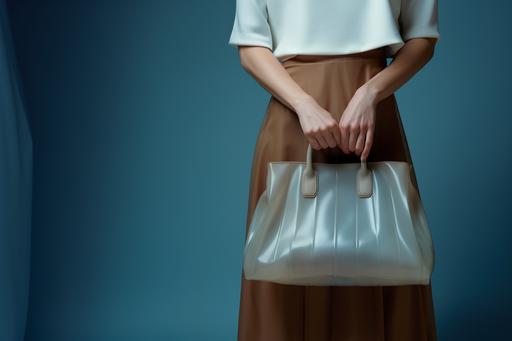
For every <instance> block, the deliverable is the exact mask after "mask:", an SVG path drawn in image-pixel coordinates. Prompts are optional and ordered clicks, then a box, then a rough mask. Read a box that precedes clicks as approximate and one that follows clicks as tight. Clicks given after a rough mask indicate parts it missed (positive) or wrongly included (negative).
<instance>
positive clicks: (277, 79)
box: [239, 46, 311, 111]
mask: <svg viewBox="0 0 512 341" xmlns="http://www.w3.org/2000/svg"><path fill="white" fill-rule="evenodd" d="M239 53H240V61H241V64H242V66H243V68H244V69H245V70H246V71H247V72H248V73H249V74H251V76H252V77H253V78H254V79H255V80H256V81H257V82H258V83H259V84H260V85H261V86H263V87H264V88H265V89H266V90H267V91H269V92H270V93H271V94H272V95H273V96H274V97H275V98H277V99H278V100H279V101H280V102H282V103H283V104H284V105H286V106H287V107H288V108H290V109H291V110H293V111H296V109H297V107H298V106H299V105H300V104H301V103H303V102H304V101H310V100H311V96H310V95H309V94H307V93H306V92H305V91H304V90H303V89H302V88H301V87H300V86H299V85H298V84H297V83H296V82H295V80H293V78H292V77H291V76H290V75H289V73H288V72H287V71H286V69H285V68H284V67H283V66H282V65H281V63H280V62H279V60H278V59H277V58H276V57H275V56H274V55H273V54H272V52H271V51H270V50H269V49H268V48H266V47H262V46H240V47H239Z"/></svg>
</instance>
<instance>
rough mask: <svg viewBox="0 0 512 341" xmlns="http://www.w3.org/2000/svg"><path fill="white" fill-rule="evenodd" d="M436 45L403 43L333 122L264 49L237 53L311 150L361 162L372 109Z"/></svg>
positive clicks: (247, 48) (372, 127) (368, 142)
mask: <svg viewBox="0 0 512 341" xmlns="http://www.w3.org/2000/svg"><path fill="white" fill-rule="evenodd" d="M436 42H437V40H436V39H434V38H413V39H409V40H407V41H406V42H405V44H404V46H403V47H402V48H401V49H400V50H399V51H398V52H397V53H396V54H395V56H394V58H393V60H392V62H391V63H390V64H389V65H388V66H387V67H385V68H384V69H383V70H382V71H380V72H379V73H377V74H376V75H375V76H374V77H372V78H371V79H370V80H368V81H367V82H366V83H365V84H363V85H362V86H361V87H359V88H358V89H357V91H356V92H355V94H354V95H353V96H352V98H351V100H350V101H349V103H348V105H347V107H346V109H345V111H344V112H343V114H342V115H341V119H340V121H339V122H337V121H336V120H335V119H334V118H333V116H332V115H331V113H329V112H328V111H327V110H325V109H324V108H322V107H321V106H320V105H319V104H318V103H317V102H316V100H315V99H314V98H313V97H312V96H310V95H309V94H308V93H306V92H305V91H304V90H303V89H302V88H301V87H300V86H299V85H298V84H297V83H296V82H295V80H293V78H292V77H291V76H290V75H289V74H288V72H287V71H286V69H285V68H284V67H283V66H282V65H281V63H280V62H279V60H278V59H277V58H276V57H275V56H274V55H273V54H272V51H271V50H270V49H269V48H267V47H263V46H250V45H240V46H239V47H238V51H239V56H240V63H241V65H242V67H243V68H244V70H245V71H247V72H248V73H249V74H250V75H251V76H252V77H253V78H254V79H255V80H256V81H257V82H258V83H259V84H260V85H261V86H262V87H264V88H265V89H266V90H267V91H269V92H270V93H271V94H272V95H273V96H274V97H275V98H276V99H278V100H279V101H280V102H281V103H283V104H284V105H285V106H287V107H288V108H290V109H291V110H292V111H294V112H295V113H296V114H297V116H298V118H299V121H300V125H301V127H302V130H303V132H304V135H305V136H306V138H307V139H308V141H309V143H310V144H311V146H312V148H313V149H316V150H319V149H325V148H334V147H337V148H340V149H341V150H342V151H343V152H344V153H346V154H349V153H355V154H356V155H358V156H359V157H360V159H361V160H366V159H367V157H368V154H369V152H370V149H371V147H372V144H373V136H374V132H375V121H376V120H375V118H376V117H375V115H376V107H377V104H378V103H379V102H380V101H381V100H383V99H384V98H386V97H388V96H390V95H392V94H393V93H394V92H395V91H396V90H398V89H399V88H400V87H401V86H402V85H404V84H405V83H406V82H407V81H408V80H409V79H411V78H412V76H414V74H416V73H417V72H418V71H419V70H420V69H421V68H422V67H423V66H424V65H425V64H427V63H428V61H429V60H430V59H431V58H432V56H433V55H434V49H435V44H436Z"/></svg>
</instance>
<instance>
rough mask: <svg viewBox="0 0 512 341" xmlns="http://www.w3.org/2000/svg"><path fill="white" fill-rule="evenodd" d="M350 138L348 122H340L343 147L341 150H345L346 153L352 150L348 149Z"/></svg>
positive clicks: (341, 145) (341, 144)
mask: <svg viewBox="0 0 512 341" xmlns="http://www.w3.org/2000/svg"><path fill="white" fill-rule="evenodd" d="M348 138H349V131H348V127H347V125H346V124H344V123H341V124H340V147H341V150H343V152H344V153H345V154H348V153H350V151H349V150H348Z"/></svg>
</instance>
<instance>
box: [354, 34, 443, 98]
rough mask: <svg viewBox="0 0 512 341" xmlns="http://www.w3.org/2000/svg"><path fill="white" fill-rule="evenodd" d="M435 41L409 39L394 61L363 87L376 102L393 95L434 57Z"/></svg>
mask: <svg viewBox="0 0 512 341" xmlns="http://www.w3.org/2000/svg"><path fill="white" fill-rule="evenodd" d="M435 43H436V41H435V39H428V38H415V39H411V40H408V41H407V42H406V43H405V44H404V46H403V47H402V48H401V49H400V50H399V51H398V52H397V54H396V55H395V58H394V59H393V61H392V62H391V63H390V64H389V65H388V66H387V67H386V68H384V69H383V70H382V71H380V72H379V73H378V74H376V75H375V76H374V77H372V78H371V79H370V80H369V81H368V82H366V83H365V84H364V85H363V86H362V87H361V89H362V90H363V91H365V93H366V94H367V96H370V100H371V101H372V102H374V103H378V102H380V101H381V100H382V99H384V98H386V97H388V96H390V95H392V94H393V93H394V92H395V91H396V90H398V89H399V88H400V87H401V86H402V85H403V84H405V83H406V82H407V81H408V80H409V79H410V78H412V76H413V75H414V74H416V73H417V72H418V71H419V70H420V69H421V68H422V67H423V66H424V65H425V64H427V62H428V61H429V60H430V59H431V58H432V56H433V54H434V48H435Z"/></svg>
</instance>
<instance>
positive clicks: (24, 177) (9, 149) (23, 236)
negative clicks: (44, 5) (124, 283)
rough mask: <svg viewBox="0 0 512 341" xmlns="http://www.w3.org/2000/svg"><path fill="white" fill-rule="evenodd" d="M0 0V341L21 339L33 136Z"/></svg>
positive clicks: (26, 283) (27, 265) (27, 266)
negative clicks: (26, 114) (22, 98)
mask: <svg viewBox="0 0 512 341" xmlns="http://www.w3.org/2000/svg"><path fill="white" fill-rule="evenodd" d="M10 39H11V37H10V32H9V23H8V16H7V10H6V5H5V1H4V0H0V340H2V341H21V340H23V337H24V330H25V320H26V315H27V307H28V289H29V274H30V225H31V202H32V138H31V134H30V130H29V125H28V122H27V118H26V116H25V111H24V108H23V103H22V100H21V96H20V88H19V82H18V80H19V79H18V76H17V70H16V64H15V58H14V52H13V46H12V42H11V40H10Z"/></svg>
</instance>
